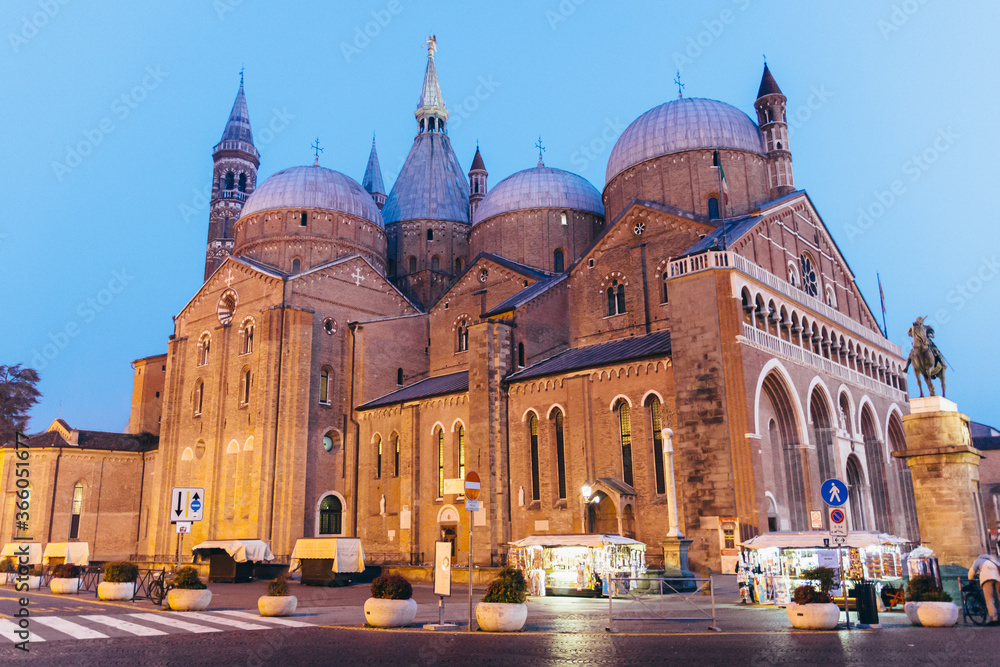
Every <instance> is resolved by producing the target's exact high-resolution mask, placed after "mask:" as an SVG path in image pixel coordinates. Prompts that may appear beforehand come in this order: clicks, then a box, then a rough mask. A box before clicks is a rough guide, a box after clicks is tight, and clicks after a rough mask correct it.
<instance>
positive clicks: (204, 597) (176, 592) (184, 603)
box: [167, 588, 212, 611]
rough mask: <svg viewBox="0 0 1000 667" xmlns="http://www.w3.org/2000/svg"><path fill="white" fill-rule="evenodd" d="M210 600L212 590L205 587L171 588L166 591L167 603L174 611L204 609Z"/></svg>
mask: <svg viewBox="0 0 1000 667" xmlns="http://www.w3.org/2000/svg"><path fill="white" fill-rule="evenodd" d="M211 602H212V591H210V590H208V589H207V588H202V589H200V590H193V589H190V588H173V589H171V590H170V591H169V592H168V593H167V604H168V605H170V608H171V609H173V610H174V611H205V610H206V609H208V605H209V604H210V603H211Z"/></svg>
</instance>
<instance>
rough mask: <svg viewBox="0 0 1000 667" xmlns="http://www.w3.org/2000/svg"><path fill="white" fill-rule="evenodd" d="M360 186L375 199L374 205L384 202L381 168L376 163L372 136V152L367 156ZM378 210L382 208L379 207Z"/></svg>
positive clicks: (376, 157) (376, 156) (376, 155)
mask: <svg viewBox="0 0 1000 667" xmlns="http://www.w3.org/2000/svg"><path fill="white" fill-rule="evenodd" d="M361 185H362V187H364V189H365V190H367V191H368V194H370V195H371V196H372V197H373V198H374V199H375V203H377V204H381V203H383V202H385V185H383V184H382V167H381V166H379V163H378V153H377V152H376V151H375V137H374V135H373V136H372V152H371V153H370V154H369V155H368V166H367V167H365V177H364V178H363V179H361ZM379 208H382V207H381V205H380V206H379Z"/></svg>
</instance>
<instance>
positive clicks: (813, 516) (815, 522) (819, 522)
mask: <svg viewBox="0 0 1000 667" xmlns="http://www.w3.org/2000/svg"><path fill="white" fill-rule="evenodd" d="M809 525H810V526H811V527H812V529H813V530H818V529H820V528H822V527H823V513H822V512H820V511H819V510H812V511H810V512H809Z"/></svg>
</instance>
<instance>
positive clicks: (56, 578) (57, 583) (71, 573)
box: [49, 563, 80, 595]
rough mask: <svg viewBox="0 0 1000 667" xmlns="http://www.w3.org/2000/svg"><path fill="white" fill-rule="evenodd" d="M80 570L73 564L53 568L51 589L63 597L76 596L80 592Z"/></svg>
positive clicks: (50, 582)
mask: <svg viewBox="0 0 1000 667" xmlns="http://www.w3.org/2000/svg"><path fill="white" fill-rule="evenodd" d="M79 577H80V568H78V567H77V566H76V565H72V564H71V563H63V564H62V565H56V566H55V567H54V568H52V579H51V580H50V581H49V589H50V590H51V591H52V592H53V593H58V594H61V595H76V592H77V591H79V590H80V579H79Z"/></svg>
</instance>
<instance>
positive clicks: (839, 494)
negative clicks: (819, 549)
mask: <svg viewBox="0 0 1000 667" xmlns="http://www.w3.org/2000/svg"><path fill="white" fill-rule="evenodd" d="M819 492H820V495H822V496H823V502H825V503H826V504H827V505H829V510H830V511H829V514H828V515H827V518H828V519H829V522H828V523H829V526H830V541H831V542H833V543H834V544H836V545H837V563H838V564H839V566H840V590H841V592H842V593H843V594H844V618H845V619H847V629H848V630H850V629H851V614H850V611H849V607H848V606H847V602H848V601H847V584H846V583H844V557H843V554H842V553H841V550H840V547H841V545H842V544H844V542H846V541H847V514H846V512H844V510H843V509H842V506H843V505H844V503H846V502H847V494H848V491H847V485H846V484H844V483H843V482H842V481H840V480H839V479H834V478H830V479H828V480H826V481H825V482H823V486H821V487H820V491H819Z"/></svg>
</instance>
